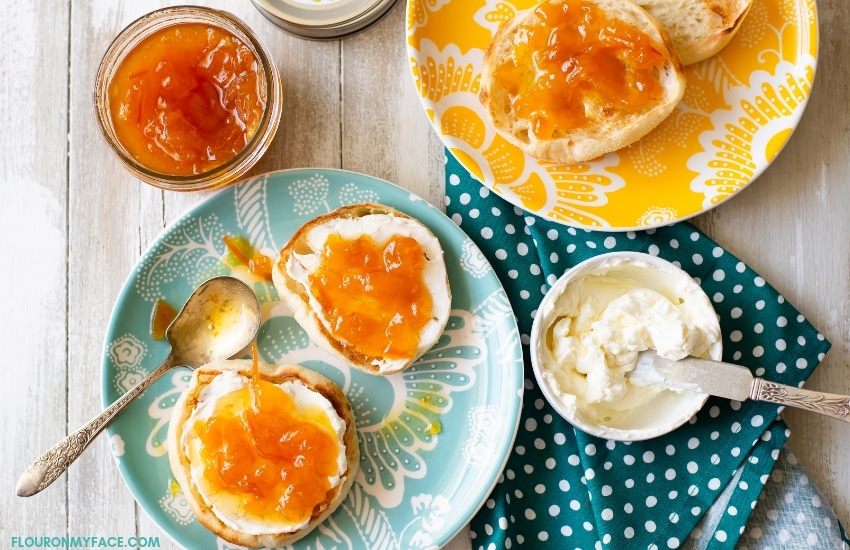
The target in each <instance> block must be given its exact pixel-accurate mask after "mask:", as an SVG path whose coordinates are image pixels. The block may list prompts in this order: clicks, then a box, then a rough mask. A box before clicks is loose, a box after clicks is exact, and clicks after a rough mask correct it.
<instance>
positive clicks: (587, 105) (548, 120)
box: [494, 0, 665, 139]
mask: <svg viewBox="0 0 850 550" xmlns="http://www.w3.org/2000/svg"><path fill="white" fill-rule="evenodd" d="M534 13H535V15H536V22H535V23H533V24H527V25H521V26H520V27H519V28H518V29H517V31H516V33H515V35H514V38H513V48H514V52H515V55H514V56H513V57H512V58H510V59H508V60H507V61H505V62H504V63H503V64H501V65H500V66H499V67H497V69H496V72H495V74H494V78H495V79H496V81H498V82H500V83H501V84H502V85H503V86H504V87H505V89H506V90H507V92H508V94H509V96H510V101H511V105H512V107H513V109H514V112H515V113H516V115H517V117H519V118H522V119H525V120H529V121H531V123H532V126H531V130H532V132H533V133H534V135H535V136H536V137H537V138H539V139H551V138H553V137H558V131H559V130H562V131H563V130H571V129H578V128H585V127H587V126H588V125H589V124H590V123H591V122H592V121H593V120H594V118H595V117H598V116H600V114H603V115H605V116H610V115H611V114H613V113H614V112H618V111H625V112H628V113H636V112H639V111H641V110H642V109H644V108H646V107H647V106H649V105H650V104H652V103H653V102H654V101H656V100H657V99H659V98H660V97H661V96H662V94H663V88H662V86H661V83H660V82H659V71H660V69H661V68H662V67H663V65H664V63H665V58H664V55H663V54H662V53H661V52H660V51H659V50H658V49H657V48H656V47H655V45H654V44H653V42H652V40H651V39H650V37H649V36H648V35H647V34H645V33H643V32H641V31H640V30H638V29H637V28H635V27H632V26H631V25H629V24H627V23H625V22H623V21H620V20H617V19H612V18H609V17H608V16H607V15H606V14H605V12H604V11H603V10H601V9H599V8H598V7H597V6H595V5H594V4H592V3H589V2H586V1H584V0H563V1H561V2H556V3H552V2H548V1H545V2H543V3H542V4H540V5H539V6H537V7H536V8H535V11H534ZM591 107H592V109H591Z"/></svg>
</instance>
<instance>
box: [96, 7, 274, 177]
mask: <svg viewBox="0 0 850 550" xmlns="http://www.w3.org/2000/svg"><path fill="white" fill-rule="evenodd" d="M199 25H201V26H203V27H198V26H199ZM178 26H179V27H178ZM198 29H200V31H198ZM190 30H194V31H197V32H200V33H201V34H199V35H198V36H199V40H201V39H202V37H203V36H204V35H203V34H202V33H204V32H206V33H208V34H209V33H219V34H217V36H219V35H220V36H224V38H225V39H226V42H227V44H229V45H233V47H235V48H238V49H239V50H240V51H244V48H243V46H244V47H246V48H247V50H248V51H250V53H251V54H252V55H253V58H254V60H255V64H251V66H252V67H255V69H256V86H250V85H246V86H243V87H235V88H234V89H233V90H232V92H233V93H234V94H237V96H236V97H240V96H239V94H243V95H242V96H241V99H243V100H244V101H242V102H241V103H239V102H237V103H239V105H242V104H245V103H249V102H250V101H253V102H254V103H255V104H256V105H260V107H259V108H257V109H256V111H258V112H260V111H261V114H259V115H257V116H258V119H259V120H258V122H256V126H255V127H254V129H253V132H251V128H250V127H249V126H247V125H245V124H243V121H242V120H241V117H240V116H239V115H238V114H237V115H235V116H229V115H230V114H233V113H232V112H231V111H227V110H226V109H225V108H224V107H225V105H222V106H221V107H220V108H219V106H218V105H212V106H210V104H209V103H204V101H206V100H207V99H213V98H217V99H218V100H219V101H220V102H224V101H225V98H226V97H227V98H230V99H227V101H229V102H230V103H229V104H228V105H227V106H230V104H232V103H233V101H232V97H233V96H232V95H230V93H229V92H228V93H227V94H226V93H225V92H226V90H223V89H222V88H221V86H219V84H220V83H221V82H224V79H222V77H221V76H219V75H215V76H214V77H213V78H214V80H213V81H212V82H211V83H207V82H206V81H203V82H202V81H201V79H202V78H206V76H204V77H200V76H198V77H197V78H198V79H199V80H198V82H196V83H195V82H192V83H189V84H188V87H191V86H193V85H194V84H197V86H196V89H197V90H208V93H207V95H208V96H210V97H208V98H205V97H204V96H203V95H202V94H201V93H200V92H198V94H197V95H198V97H193V98H191V101H194V103H193V104H190V99H184V98H181V99H180V101H184V103H177V100H175V102H173V103H172V102H171V101H170V100H164V99H163V98H162V97H160V96H156V97H155V96H154V95H151V94H148V95H145V94H144V92H141V95H139V96H134V98H135V99H133V100H132V101H131V100H128V101H127V103H124V102H121V103H118V100H117V99H115V98H113V99H110V96H111V95H112V96H115V95H116V91H115V89H113V91H112V92H110V88H111V87H112V86H113V84H114V85H115V86H125V85H126V86H128V89H129V88H130V87H132V85H129V84H126V82H127V80H128V78H131V77H134V75H137V74H140V73H141V71H137V72H135V73H133V74H129V75H126V74H125V72H126V71H127V70H128V69H127V68H126V67H122V65H123V64H124V62H125V61H127V63H128V65H127V67H129V66H130V63H135V62H137V61H134V57H133V54H134V53H135V51H136V49H137V48H139V49H140V51H141V49H142V48H147V47H148V45H147V44H149V43H151V42H152V41H157V40H160V36H161V35H162V34H164V33H165V34H168V33H170V34H169V38H168V40H173V42H172V44H173V45H172V46H171V47H169V46H168V45H166V46H162V45H159V46H153V47H158V48H160V49H161V50H163V51H167V52H170V53H168V54H167V55H172V54H173V51H174V50H176V49H178V47H179V48H183V47H186V48H188V47H190V46H186V44H184V42H183V40H182V38H183V36H189V34H188V33H189V31H190ZM157 33H159V34H157ZM178 33H183V34H178ZM154 35H157V36H154ZM227 35H230V36H229V37H228V36H227ZM152 36H153V38H151V37H152ZM148 39H150V40H148ZM186 42H187V43H188V42H192V41H191V40H186ZM154 43H156V42H154ZM240 43H241V44H240ZM205 52H206V50H205ZM173 55H176V54H173ZM204 55H205V56H207V57H204V60H205V61H206V60H207V59H210V58H211V57H212V56H214V55H217V54H216V52H215V51H214V49H213V50H210V52H209V53H205V54H204ZM232 57H233V56H229V57H228V56H222V59H226V60H227V59H232ZM140 59H148V58H140ZM248 59H250V58H248ZM170 61H171V60H169V62H170ZM138 62H139V63H149V64H150V66H151V67H154V66H155V65H156V66H157V69H158V68H159V67H162V63H159V62H157V61H138ZM225 62H228V61H225ZM157 63H158V65H157ZM181 63H182V62H181ZM187 63H189V62H187ZM189 69H191V70H189V71H188V72H184V73H183V74H176V75H175V76H174V77H173V78H169V77H168V76H166V77H164V78H160V77H159V73H157V77H156V78H157V79H158V80H155V79H154V78H150V80H146V81H145V82H148V84H146V85H147V86H151V85H152V86H155V87H156V90H155V92H156V93H163V92H162V90H163V89H165V87H166V85H167V84H169V83H170V82H171V81H172V80H173V81H174V82H179V81H180V80H181V77H186V76H187V75H189V76H191V78H196V73H197V72H196V70H195V69H196V67H194V66H192V67H190V68H189ZM243 73H244V72H243ZM197 74H199V73H197ZM117 75H121V77H120V78H119V79H116V76H117ZM252 76H253V73H252ZM145 78H147V77H145ZM191 78H190V80H191ZM215 79H218V80H215ZM160 82H161V84H160ZM230 82H233V79H229V80H228V82H226V83H225V84H222V86H224V85H230ZM172 84H173V83H172ZM185 84H186V83H184V85H185ZM249 84H250V83H249ZM138 88H139V87H138V86H137V87H136V88H135V89H136V90H138ZM116 89H117V88H116ZM170 89H171V90H173V89H174V87H173V86H172V88H170ZM243 89H244V90H248V89H251V90H253V92H255V94H256V95H255V96H250V98H248V97H247V96H245V95H244V94H248V95H250V93H249V92H245V91H243ZM193 90H194V89H193ZM121 92H123V93H126V94H130V93H135V92H129V91H124V90H123V89H121ZM253 92H252V93H253ZM167 93H171V92H167ZM180 93H183V92H180ZM192 93H195V92H194V91H193V92H192ZM184 95H185V94H184ZM117 97H130V96H129V95H125V96H122V95H120V93H118V95H117ZM186 97H188V96H186ZM139 98H140V99H139ZM249 100H250V101H249ZM113 103H115V107H116V109H118V110H117V111H115V112H114V110H113ZM143 103H144V104H145V105H147V106H149V107H150V109H148V110H147V111H145V109H144V108H143V107H142V104H143ZM282 104H283V92H282V89H281V81H280V73H279V71H278V69H277V66H276V65H275V63H274V60H273V59H272V56H271V53H270V52H269V50H268V48H267V47H266V46H265V45H264V44H263V43H262V42H261V41H260V39H259V38H258V37H257V35H256V34H255V33H254V31H253V30H251V29H250V28H249V27H248V26H247V25H246V24H245V23H244V22H243V21H241V20H240V19H238V18H237V17H235V16H233V15H232V14H230V13H227V12H224V11H220V10H214V9H210V8H204V7H198V6H177V7H170V8H164V9H160V10H156V11H154V12H151V13H149V14H147V15H145V16H142V17H141V18H139V19H137V20H136V21H134V22H132V23H130V24H129V25H128V26H127V27H126V28H125V29H124V30H123V31H121V33H119V35H118V36H117V37H116V38H115V40H114V41H113V42H112V44H111V45H110V46H109V48H108V49H107V51H106V53H105V55H104V57H103V60H102V61H101V63H100V67H99V68H98V71H97V76H96V79H95V86H94V106H95V112H96V114H97V119H98V122H99V124H100V128H101V131H102V133H103V136H104V138H105V139H106V142H107V143H108V144H109V146H110V148H111V149H112V151H113V152H114V153H115V154H116V155H117V156H118V158H119V159H120V160H121V162H122V164H123V165H124V166H125V167H126V168H127V169H128V170H129V171H130V172H131V173H132V174H133V175H134V176H136V177H137V178H139V179H140V180H142V181H144V182H146V183H149V184H151V185H154V186H156V187H159V188H161V189H167V190H172V191H197V190H201V189H213V188H218V187H223V186H225V185H228V184H230V183H233V182H234V181H236V180H237V179H239V178H241V177H244V176H246V175H247V174H248V172H249V171H250V170H251V169H252V168H253V167H254V165H256V164H257V162H259V161H260V159H261V158H262V157H263V155H264V154H265V152H266V150H267V149H268V148H269V146H270V145H271V142H272V139H273V138H274V135H275V132H276V131H277V128H278V125H279V123H280V117H281V109H282ZM173 105H180V106H179V107H177V108H175V107H173ZM184 107H185V108H184ZM190 107H191V109H189V108H190ZM133 108H135V109H137V111H138V112H139V113H141V112H143V111H144V112H145V113H146V115H147V114H149V113H148V112H153V113H154V115H150V116H151V117H152V118H151V120H149V121H147V122H139V120H141V119H139V120H137V121H136V123H135V126H134V123H130V122H127V119H129V118H132V117H127V116H126V115H125V113H126V112H127V110H128V109H133ZM169 109H170V111H169ZM187 109H188V110H191V111H192V112H188V111H187ZM207 109H210V110H216V111H215V113H213V112H212V111H210V112H208V111H207ZM240 113H241V112H240ZM172 115H173V117H174V118H168V117H171V116H172ZM216 115H220V117H219V118H221V117H223V118H221V120H223V121H227V122H226V123H227V124H231V125H232V126H233V127H234V128H236V129H237V130H239V129H241V131H242V132H243V133H242V134H241V135H240V136H239V138H238V139H239V140H242V141H244V145H243V146H241V149H238V152H236V151H237V149H236V148H235V147H238V146H233V149H232V152H230V153H229V154H230V155H233V156H232V158H227V155H221V156H222V157H224V158H223V159H222V162H221V163H220V164H217V161H216V159H217V158H218V156H217V155H216V154H215V153H212V154H210V153H209V151H211V150H212V144H211V143H206V142H205V141H204V139H213V138H212V137H208V136H207V134H204V131H205V130H206V129H207V128H206V127H210V131H218V130H217V128H215V124H217V122H213V121H217V120H218V119H217V118H216ZM140 116H141V115H140ZM166 118H167V120H168V122H167V123H166V122H164V120H165V119H166ZM187 120H192V121H197V122H198V123H199V127H203V128H202V129H201V130H199V129H198V128H195V127H194V126H191V123H187V122H186V121H187ZM172 121H176V122H174V123H173V124H172ZM169 124H170V126H169ZM222 124H225V122H222ZM243 126H244V128H243ZM186 128H188V130H186V132H185V133H184V134H183V135H185V136H187V139H195V140H196V141H195V142H194V143H193V144H192V145H193V146H196V148H197V149H199V150H203V151H205V154H207V157H208V158H207V159H206V160H205V161H204V162H203V163H196V164H192V162H191V161H187V162H186V163H185V164H187V165H190V167H189V168H185V167H184V166H183V165H182V164H180V163H181V162H182V160H179V161H178V160H175V168H174V169H170V168H163V167H162V166H163V165H164V164H167V163H168V158H167V157H169V156H170V157H173V158H174V159H181V157H180V154H182V153H175V151H178V149H175V148H174V147H173V146H172V143H171V142H168V144H167V145H163V143H164V142H165V141H166V140H170V139H172V137H173V136H175V135H177V134H178V130H180V129H186ZM245 128H247V129H245ZM202 130H203V131H202ZM228 131H229V130H228ZM234 131H236V130H234ZM128 132H130V133H128ZM129 135H133V136H139V137H140V140H139V141H138V142H134V140H133V139H130V138H128V136H129ZM122 140H123V141H122ZM215 140H216V143H218V142H219V141H221V140H220V139H219V138H218V137H216V138H215ZM131 151H132V152H131ZM148 153H150V154H148ZM160 153H164V154H165V155H166V157H163V158H164V160H163V163H164V164H163V163H160V162H159V160H158V159H156V160H151V159H153V158H154V156H155V155H157V154H160ZM193 154H194V153H193ZM143 158H144V159H146V160H141V159H143ZM191 158H194V157H191ZM157 163H159V164H160V165H159V166H156V167H152V166H151V165H153V164H157ZM178 165H179V166H178ZM199 165H200V168H198V166H199ZM187 170H189V172H188V173H187ZM181 171H182V173H181Z"/></svg>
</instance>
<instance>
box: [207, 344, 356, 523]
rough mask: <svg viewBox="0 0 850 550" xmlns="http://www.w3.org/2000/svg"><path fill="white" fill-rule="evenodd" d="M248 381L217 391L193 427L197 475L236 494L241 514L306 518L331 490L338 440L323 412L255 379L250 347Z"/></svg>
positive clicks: (295, 520)
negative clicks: (209, 411) (208, 412)
mask: <svg viewBox="0 0 850 550" xmlns="http://www.w3.org/2000/svg"><path fill="white" fill-rule="evenodd" d="M254 352H255V354H254V372H253V376H252V377H251V381H250V383H249V384H248V385H247V386H245V387H242V388H240V389H238V390H236V391H232V392H230V393H228V394H225V395H224V396H222V397H221V398H220V400H219V402H218V403H216V406H215V411H214V412H213V415H212V416H211V417H210V418H209V419H207V420H206V421H199V422H198V423H197V424H196V425H195V426H194V430H195V432H196V434H197V436H198V438H199V439H200V442H201V458H202V460H203V462H204V478H205V479H206V481H207V482H208V483H209V484H210V486H211V487H212V489H213V490H222V491H224V492H227V493H230V494H232V495H236V496H237V497H238V499H239V505H240V507H241V509H242V510H244V511H245V512H246V513H247V514H248V515H250V516H254V517H260V518H266V519H269V520H277V521H283V522H286V523H293V524H295V523H301V522H303V521H306V520H308V519H309V518H310V517H311V516H312V514H313V510H314V509H315V507H316V506H317V505H318V504H320V503H322V502H323V501H324V500H325V498H326V497H327V493H328V491H329V490H330V489H331V486H330V482H329V481H328V478H329V477H333V476H336V475H338V474H340V473H341V472H339V471H338V469H339V465H338V463H337V457H338V456H339V451H340V446H339V441H338V439H337V436H336V432H335V431H334V430H333V428H332V427H331V424H330V421H329V420H328V417H327V415H326V414H325V412H324V411H323V410H321V409H320V408H318V407H303V406H302V407H297V406H296V404H295V402H294V400H293V399H292V397H290V396H289V394H287V393H286V392H285V391H284V390H282V389H281V388H280V387H278V386H277V385H275V384H273V383H271V382H268V381H266V380H262V379H261V378H260V376H259V367H258V362H257V358H256V357H257V355H256V344H255V348H254Z"/></svg>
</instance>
